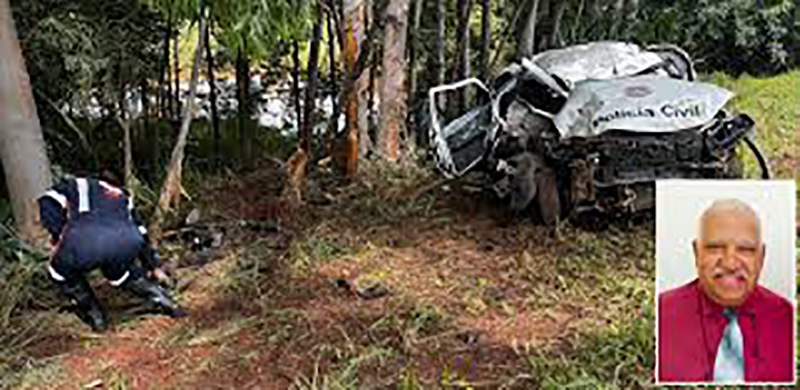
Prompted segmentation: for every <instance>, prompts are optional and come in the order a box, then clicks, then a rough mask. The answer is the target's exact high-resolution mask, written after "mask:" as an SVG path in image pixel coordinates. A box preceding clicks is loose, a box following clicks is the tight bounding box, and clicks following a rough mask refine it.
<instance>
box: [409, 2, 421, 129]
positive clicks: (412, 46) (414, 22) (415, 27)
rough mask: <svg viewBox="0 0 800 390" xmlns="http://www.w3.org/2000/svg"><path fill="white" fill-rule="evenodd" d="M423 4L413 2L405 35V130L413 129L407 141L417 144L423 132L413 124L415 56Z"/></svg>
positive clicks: (414, 122) (415, 87) (417, 49)
mask: <svg viewBox="0 0 800 390" xmlns="http://www.w3.org/2000/svg"><path fill="white" fill-rule="evenodd" d="M423 7H424V4H423V2H422V0H414V5H413V9H414V13H413V18H412V19H411V28H410V29H408V32H407V33H406V35H407V37H406V39H407V40H408V103H407V104H406V109H407V110H411V115H409V116H408V117H407V119H406V125H407V128H411V129H414V134H410V136H409V140H408V141H411V140H412V139H413V140H415V141H417V142H422V137H421V135H422V133H424V131H419V129H416V126H415V124H416V123H417V120H416V115H415V113H416V112H415V111H414V109H415V107H414V106H415V104H416V100H417V96H418V95H419V91H417V88H418V87H417V55H418V53H419V52H420V49H421V46H422V45H420V40H421V39H420V38H421V37H420V34H419V25H420V22H421V19H422V8H423Z"/></svg>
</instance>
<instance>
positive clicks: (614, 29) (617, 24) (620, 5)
mask: <svg viewBox="0 0 800 390" xmlns="http://www.w3.org/2000/svg"><path fill="white" fill-rule="evenodd" d="M612 19H613V22H612V23H611V33H610V38H612V39H617V38H619V35H620V28H621V26H622V23H623V21H624V19H625V0H615V1H614V15H613V16H612Z"/></svg>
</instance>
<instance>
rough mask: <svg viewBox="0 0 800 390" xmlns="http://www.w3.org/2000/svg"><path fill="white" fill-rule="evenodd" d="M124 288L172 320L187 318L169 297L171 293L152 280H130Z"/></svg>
mask: <svg viewBox="0 0 800 390" xmlns="http://www.w3.org/2000/svg"><path fill="white" fill-rule="evenodd" d="M122 287H123V288H124V289H126V290H128V291H130V292H132V293H133V294H135V295H137V296H139V297H141V298H144V299H145V300H146V301H147V302H149V303H152V304H154V305H156V306H157V307H158V308H159V309H161V311H162V312H163V313H164V314H166V315H168V316H170V317H172V318H180V317H186V312H184V311H183V309H182V308H181V307H180V306H179V305H178V303H177V302H175V300H174V299H172V297H170V296H169V293H167V291H166V290H164V289H163V288H162V287H161V286H159V285H158V283H156V282H154V281H152V280H150V279H147V278H144V277H142V278H136V279H133V278H132V279H128V280H127V281H126V282H125V283H124V284H123V285H122Z"/></svg>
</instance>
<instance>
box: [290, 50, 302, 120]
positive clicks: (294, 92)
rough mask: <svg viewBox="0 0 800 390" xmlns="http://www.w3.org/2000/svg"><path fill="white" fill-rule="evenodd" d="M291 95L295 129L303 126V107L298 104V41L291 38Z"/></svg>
mask: <svg viewBox="0 0 800 390" xmlns="http://www.w3.org/2000/svg"><path fill="white" fill-rule="evenodd" d="M292 97H293V98H294V111H295V115H296V116H297V130H298V131H300V128H302V127H303V108H302V107H301V106H300V43H298V42H297V39H293V40H292Z"/></svg>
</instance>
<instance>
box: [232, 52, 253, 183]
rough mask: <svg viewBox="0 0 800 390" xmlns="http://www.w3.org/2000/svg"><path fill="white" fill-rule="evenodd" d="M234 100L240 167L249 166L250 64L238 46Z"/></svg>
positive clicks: (251, 139) (251, 149)
mask: <svg viewBox="0 0 800 390" xmlns="http://www.w3.org/2000/svg"><path fill="white" fill-rule="evenodd" d="M236 100H237V101H238V103H239V110H238V118H239V156H240V158H241V167H242V168H249V167H250V164H251V163H252V157H253V132H252V131H251V129H250V126H249V123H248V119H250V101H249V100H250V64H249V61H248V59H247V58H246V54H245V53H244V49H243V48H240V49H239V51H238V53H237V55H236Z"/></svg>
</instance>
